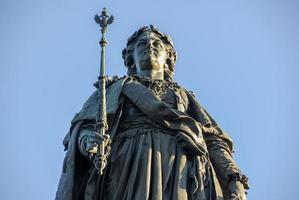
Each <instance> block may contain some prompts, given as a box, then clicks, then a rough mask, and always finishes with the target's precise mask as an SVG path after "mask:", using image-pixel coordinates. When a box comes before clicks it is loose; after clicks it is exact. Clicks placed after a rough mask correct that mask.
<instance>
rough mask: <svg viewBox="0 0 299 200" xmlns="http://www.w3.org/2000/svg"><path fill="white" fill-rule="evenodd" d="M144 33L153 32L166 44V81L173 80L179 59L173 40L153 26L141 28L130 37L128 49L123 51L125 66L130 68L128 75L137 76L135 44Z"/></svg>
mask: <svg viewBox="0 0 299 200" xmlns="http://www.w3.org/2000/svg"><path fill="white" fill-rule="evenodd" d="M144 32H152V33H154V34H156V35H157V36H158V37H159V38H160V39H161V40H162V42H163V43H164V45H165V48H166V52H167V58H166V64H165V66H164V79H165V80H172V79H173V75H174V68H175V62H176V59H177V53H176V51H175V49H174V47H173V43H172V40H171V38H170V37H169V36H168V35H166V34H165V33H162V32H160V31H159V30H158V29H157V28H156V27H154V26H153V25H150V26H149V27H148V26H144V27H141V28H140V29H139V30H138V31H135V32H134V34H133V35H132V36H131V37H129V39H128V42H127V47H126V48H125V49H124V50H123V51H122V57H123V59H124V64H125V66H126V67H127V68H128V72H127V74H128V75H136V66H135V64H134V59H133V51H134V48H135V47H134V46H135V45H134V44H135V42H136V40H137V38H138V37H139V36H140V35H141V34H142V33H144Z"/></svg>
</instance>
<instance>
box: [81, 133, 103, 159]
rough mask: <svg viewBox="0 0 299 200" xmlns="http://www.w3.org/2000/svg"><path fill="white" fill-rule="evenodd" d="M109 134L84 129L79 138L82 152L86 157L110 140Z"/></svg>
mask: <svg viewBox="0 0 299 200" xmlns="http://www.w3.org/2000/svg"><path fill="white" fill-rule="evenodd" d="M108 139H109V136H106V135H105V136H102V135H100V134H98V133H97V132H95V131H91V130H87V129H83V130H81V132H80V135H79V138H78V144H79V149H80V152H81V153H82V154H83V155H85V156H86V157H90V155H93V154H96V153H97V151H98V146H99V145H100V144H102V143H103V142H104V141H106V140H108Z"/></svg>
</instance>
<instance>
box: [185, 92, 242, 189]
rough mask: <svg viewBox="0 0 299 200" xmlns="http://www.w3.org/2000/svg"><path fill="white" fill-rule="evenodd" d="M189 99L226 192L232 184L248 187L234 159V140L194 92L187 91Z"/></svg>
mask: <svg viewBox="0 0 299 200" xmlns="http://www.w3.org/2000/svg"><path fill="white" fill-rule="evenodd" d="M187 94H188V97H189V98H188V99H189V105H188V113H189V114H190V116H192V117H193V118H194V119H195V120H196V121H198V122H199V123H200V124H201V125H202V133H203V137H204V140H205V142H206V145H207V149H208V152H209V157H210V160H211V163H212V165H213V168H214V169H215V172H216V175H217V178H218V180H219V182H220V184H221V187H222V189H223V190H224V193H227V195H230V194H229V193H230V192H231V191H232V190H231V189H230V188H231V185H232V184H235V185H238V187H239V188H240V187H241V189H242V188H243V191H244V188H245V189H248V184H247V178H246V176H244V175H243V174H242V172H241V170H240V168H239V166H238V165H237V163H236V162H235V161H234V159H233V155H232V152H233V142H232V140H231V138H230V136H229V135H228V134H227V133H225V132H224V131H223V130H222V129H221V128H220V127H219V126H218V124H217V123H216V121H215V120H214V119H213V118H212V117H211V116H210V115H209V114H208V112H207V111H206V110H205V109H204V108H203V107H202V106H201V105H200V104H199V103H198V101H196V100H195V97H194V95H193V94H190V93H187Z"/></svg>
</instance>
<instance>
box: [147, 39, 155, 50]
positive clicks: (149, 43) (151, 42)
mask: <svg viewBox="0 0 299 200" xmlns="http://www.w3.org/2000/svg"><path fill="white" fill-rule="evenodd" d="M146 48H147V49H153V48H154V46H153V41H151V40H149V41H148V42H147V47H146Z"/></svg>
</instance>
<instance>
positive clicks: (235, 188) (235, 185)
mask: <svg viewBox="0 0 299 200" xmlns="http://www.w3.org/2000/svg"><path fill="white" fill-rule="evenodd" d="M228 191H229V192H230V196H229V198H228V200H246V199H247V198H246V193H245V189H244V186H243V184H242V183H241V182H240V181H234V180H232V181H231V182H230V183H229V184H228Z"/></svg>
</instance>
